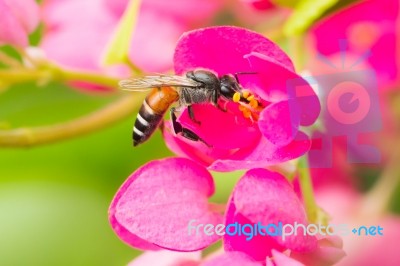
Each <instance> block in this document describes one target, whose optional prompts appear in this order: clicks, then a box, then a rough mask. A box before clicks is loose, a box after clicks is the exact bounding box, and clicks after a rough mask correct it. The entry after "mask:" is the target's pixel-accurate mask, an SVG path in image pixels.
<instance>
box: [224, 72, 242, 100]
mask: <svg viewBox="0 0 400 266" xmlns="http://www.w3.org/2000/svg"><path fill="white" fill-rule="evenodd" d="M220 84H221V95H222V96H223V97H224V98H226V99H227V100H233V98H234V95H235V94H236V95H237V93H239V95H241V93H242V87H240V85H239V83H238V82H237V80H236V78H235V77H234V76H232V75H223V76H222V77H221V78H220Z"/></svg>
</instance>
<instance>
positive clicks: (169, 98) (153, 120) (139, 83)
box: [119, 69, 251, 146]
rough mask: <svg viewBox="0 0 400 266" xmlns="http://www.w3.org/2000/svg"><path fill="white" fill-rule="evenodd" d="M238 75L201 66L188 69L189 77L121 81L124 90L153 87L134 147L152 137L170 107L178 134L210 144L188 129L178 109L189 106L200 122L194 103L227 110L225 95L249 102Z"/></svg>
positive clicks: (137, 125)
mask: <svg viewBox="0 0 400 266" xmlns="http://www.w3.org/2000/svg"><path fill="white" fill-rule="evenodd" d="M240 73H246V74H247V73H251V72H240ZM237 74H238V73H236V74H235V75H230V74H227V75H222V76H221V77H218V76H217V75H215V74H214V73H213V72H211V71H208V70H203V69H197V70H194V71H189V72H187V73H186V75H185V76H177V75H154V76H145V77H141V78H131V79H126V80H122V81H120V82H119V86H120V87H121V88H122V89H123V90H129V91H146V90H151V91H150V93H149V94H148V95H147V97H146V98H145V100H144V101H143V104H142V106H141V108H140V110H139V113H138V114H137V116H136V121H135V124H134V127H133V133H132V138H133V146H137V145H139V144H141V143H143V142H145V141H146V140H148V139H149V138H150V136H151V135H152V134H153V133H154V131H155V130H156V129H157V128H158V127H159V126H160V125H161V123H162V121H163V117H164V115H165V113H166V112H167V111H168V109H170V113H171V120H172V126H173V130H174V133H175V134H177V135H178V134H180V135H181V136H183V137H185V138H187V139H189V140H192V141H201V142H203V143H205V144H206V145H207V146H210V145H208V144H207V143H206V142H205V141H204V140H203V139H201V138H200V137H199V136H198V135H196V133H194V132H193V131H191V130H189V129H187V128H184V127H183V126H182V125H181V124H180V123H179V122H178V121H177V117H176V114H175V112H176V111H181V110H182V108H185V107H187V109H188V113H189V117H190V119H191V120H192V121H194V122H195V123H197V124H200V123H201V122H200V121H198V120H196V118H195V114H194V112H193V108H192V105H193V104H202V103H211V104H213V105H214V106H215V107H217V108H218V109H220V110H221V111H224V112H226V110H225V109H223V108H222V107H220V106H219V105H218V100H219V99H220V98H221V97H222V98H223V99H224V100H225V101H234V102H238V101H242V102H246V103H249V101H248V100H247V99H246V98H245V97H243V96H242V92H243V88H242V87H241V85H240V84H239V81H238V77H237ZM174 103H178V108H175V107H172V105H173V104H174Z"/></svg>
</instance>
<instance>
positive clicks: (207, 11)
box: [103, 0, 223, 25]
mask: <svg viewBox="0 0 400 266" xmlns="http://www.w3.org/2000/svg"><path fill="white" fill-rule="evenodd" d="M103 2H105V4H106V5H107V7H109V8H110V9H112V10H113V12H114V13H116V14H117V15H118V16H121V15H122V13H123V11H124V10H125V7H126V5H127V2H128V0H103ZM222 4H223V1H220V0H217V1H215V0H191V1H186V0H174V1H172V2H165V1H159V0H144V1H142V7H143V8H145V9H151V10H154V11H155V12H161V13H162V18H164V17H171V18H174V19H176V20H180V21H181V24H190V25H192V24H194V23H202V24H205V23H204V20H208V19H209V18H211V17H212V16H214V14H215V12H216V11H217V10H218V9H219V8H220V7H221V6H222ZM160 15H161V14H160Z"/></svg>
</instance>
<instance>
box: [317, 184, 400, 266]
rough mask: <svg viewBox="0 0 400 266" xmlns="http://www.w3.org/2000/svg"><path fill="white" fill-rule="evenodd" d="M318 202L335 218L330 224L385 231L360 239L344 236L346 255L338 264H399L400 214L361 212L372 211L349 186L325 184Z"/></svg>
mask: <svg viewBox="0 0 400 266" xmlns="http://www.w3.org/2000/svg"><path fill="white" fill-rule="evenodd" d="M338 195H340V197H339V196H338ZM316 199H317V202H318V204H319V206H321V207H322V208H323V209H324V210H326V211H327V212H328V213H329V214H330V215H331V216H332V217H333V219H332V220H331V221H330V223H331V224H346V225H348V228H349V230H351V229H352V228H358V227H359V226H367V227H369V226H381V227H382V228H383V231H382V233H383V235H376V236H371V235H370V236H365V235H360V236H359V235H355V234H353V233H349V234H348V235H347V236H343V249H344V251H345V252H346V254H347V256H346V257H345V258H343V260H341V261H340V263H338V264H337V265H340V266H352V265H378V264H379V265H387V266H396V265H399V264H400V255H399V252H398V244H397V243H398V239H399V238H400V230H399V228H400V217H399V216H398V215H397V216H396V215H394V214H389V213H383V214H382V213H379V214H374V213H365V212H364V213H362V212H361V211H360V210H364V211H367V210H369V208H368V207H367V208H365V207H366V206H365V200H364V199H365V198H364V197H363V195H362V194H361V193H360V192H358V191H356V190H355V189H354V188H352V187H350V186H344V185H332V184H331V185H329V184H326V185H325V186H323V187H319V188H318V189H317V190H316ZM376 200H377V201H379V200H380V199H379V198H377V199H376ZM374 204H375V203H374Z"/></svg>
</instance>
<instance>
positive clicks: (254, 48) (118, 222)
mask: <svg viewBox="0 0 400 266" xmlns="http://www.w3.org/2000/svg"><path fill="white" fill-rule="evenodd" d="M174 67H175V72H176V73H177V74H184V73H185V72H187V71H190V70H195V69H207V70H210V71H213V72H215V73H216V74H217V75H218V76H222V75H225V74H235V73H238V75H237V76H238V79H239V82H240V85H241V86H242V87H243V89H244V90H243V92H242V94H241V97H245V98H247V99H248V100H249V101H248V102H249V104H248V105H247V106H246V105H245V106H243V105H240V104H239V103H238V101H237V99H235V96H234V99H233V100H232V101H231V102H228V103H227V104H226V107H227V110H226V112H224V111H222V110H220V109H219V108H217V107H215V106H213V105H211V104H197V105H193V110H194V113H195V115H196V120H199V121H200V122H201V123H200V124H199V123H195V122H193V120H192V119H191V118H190V117H189V114H188V111H187V110H185V111H183V112H182V114H181V115H180V117H179V118H178V121H179V122H180V123H181V124H182V126H183V127H185V128H188V129H190V130H192V131H193V132H194V133H196V134H198V135H199V136H200V138H201V139H203V140H204V141H205V142H207V144H209V145H205V144H204V143H203V142H193V141H191V140H188V139H186V138H184V137H182V136H180V135H175V134H174V133H172V129H171V126H170V123H166V125H165V127H164V137H165V140H166V143H167V145H168V146H169V147H170V149H171V150H172V151H174V152H175V153H176V154H178V155H180V156H183V157H186V158H189V159H185V158H169V159H164V160H159V161H152V162H150V163H148V164H146V165H144V166H143V167H141V168H140V169H138V170H137V171H135V172H134V173H133V174H132V175H131V176H130V177H129V178H128V179H127V181H126V182H125V183H124V184H123V185H122V187H121V188H120V189H119V190H118V192H117V194H116V196H115V198H114V200H113V202H112V204H111V207H110V211H109V215H110V221H111V224H112V226H113V229H114V230H115V232H116V233H117V234H118V236H119V237H120V238H121V239H123V240H124V241H125V242H126V243H128V244H130V245H131V246H133V247H135V248H140V249H144V250H159V249H160V248H161V249H167V250H175V251H186V252H187V251H196V250H201V249H204V248H206V247H208V246H209V245H211V244H212V243H214V242H215V241H217V240H218V239H220V236H218V235H212V236H209V235H205V234H196V235H190V234H188V225H189V222H190V221H191V220H196V223H199V224H213V225H216V224H219V223H221V222H223V223H224V224H233V223H239V224H244V223H257V222H261V223H264V224H268V223H276V224H278V223H279V222H281V223H284V224H293V223H295V222H298V223H301V224H308V220H307V217H306V214H305V211H304V208H303V205H302V203H301V201H300V199H299V198H298V196H297V195H296V193H295V192H294V190H293V188H292V186H291V184H290V183H289V182H288V181H287V180H286V178H285V177H284V176H282V175H281V174H279V173H276V172H271V171H269V170H266V169H265V167H267V166H271V165H274V164H278V163H282V162H286V161H288V160H291V159H295V158H298V157H300V156H301V155H303V154H304V153H305V152H307V151H308V149H309V148H310V140H309V139H308V137H307V136H306V135H305V134H304V133H303V132H301V131H300V129H299V128H300V126H309V125H311V124H313V123H314V121H315V120H316V118H317V117H318V114H319V111H320V105H319V101H318V98H317V96H316V95H315V93H314V92H313V89H312V88H311V87H310V86H309V85H308V83H307V82H306V81H305V80H303V79H302V78H301V77H300V76H299V75H298V74H296V72H295V71H294V67H293V64H292V62H291V61H290V59H289V58H288V56H287V55H286V54H285V53H284V52H283V51H282V50H281V49H280V48H279V47H278V46H277V45H276V44H274V43H273V42H271V41H269V40H268V39H266V38H265V37H263V36H261V35H259V34H257V33H255V32H252V31H249V30H246V29H242V28H236V27H227V26H223V27H211V28H204V29H199V30H195V31H191V32H188V33H185V34H184V35H183V36H182V37H181V38H180V40H179V42H178V44H177V47H176V50H175V55H174ZM240 73H251V74H248V75H246V74H243V75H240ZM290 81H296V82H295V84H296V86H295V87H293V88H291V87H290V86H289V88H288V84H290ZM249 113H250V115H249ZM242 169H251V170H249V171H247V172H246V173H245V174H244V175H243V176H242V177H241V179H240V180H239V182H238V183H237V184H236V187H235V188H234V190H233V191H232V194H231V196H230V199H229V202H228V203H227V206H226V209H225V211H224V214H223V215H222V214H220V213H219V212H218V211H216V210H215V208H213V206H214V205H213V204H211V203H209V202H208V198H209V197H210V196H211V195H212V194H213V192H214V183H213V179H212V176H211V174H210V173H209V172H208V170H214V171H224V172H226V171H234V170H242ZM223 243H224V249H225V251H226V252H227V253H226V255H223V256H222V257H221V258H217V260H227V261H228V260H230V261H232V260H234V259H232V257H231V256H233V257H236V256H238V257H243V258H246V260H248V261H253V262H254V263H255V262H261V261H268V260H269V258H271V257H272V256H273V257H274V258H275V257H278V258H279V257H286V255H283V254H281V253H280V252H283V251H285V250H290V251H291V252H292V254H296V253H304V252H308V253H309V254H314V253H315V252H320V251H317V250H319V249H320V248H321V247H320V245H319V244H318V243H319V242H318V239H317V238H316V237H314V236H304V235H293V236H290V237H288V238H286V239H284V238H282V237H281V236H278V237H272V236H256V237H254V238H253V239H251V241H247V240H246V239H245V237H244V236H229V235H225V236H224V237H223ZM235 254H236V255H235ZM241 254H243V255H241ZM310 256H311V255H310ZM321 257H323V256H321ZM339 257H340V256H338V257H337V258H339ZM287 259H288V260H291V259H290V258H287ZM283 260H285V259H283ZM221 263H222V262H221ZM270 263H272V262H271V261H270ZM210 265H211V264H210ZM213 265H215V264H213ZM221 265H222V264H221ZM224 265H225V264H224ZM255 265H258V264H255Z"/></svg>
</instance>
